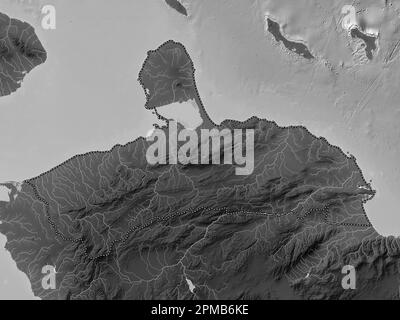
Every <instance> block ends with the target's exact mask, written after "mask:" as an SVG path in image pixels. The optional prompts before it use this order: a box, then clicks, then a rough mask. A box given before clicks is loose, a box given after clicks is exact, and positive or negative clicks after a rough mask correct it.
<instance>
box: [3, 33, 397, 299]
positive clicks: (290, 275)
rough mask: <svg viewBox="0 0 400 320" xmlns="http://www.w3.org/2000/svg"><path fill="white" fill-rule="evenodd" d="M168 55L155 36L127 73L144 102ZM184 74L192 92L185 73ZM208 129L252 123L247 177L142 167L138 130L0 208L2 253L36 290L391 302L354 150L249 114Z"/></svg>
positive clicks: (56, 294) (44, 293)
mask: <svg viewBox="0 0 400 320" xmlns="http://www.w3.org/2000/svg"><path fill="white" fill-rule="evenodd" d="M166 48H167V49H168V50H172V51H173V52H176V55H171V56H168V55H163V57H164V58H165V63H164V64H163V66H164V70H162V71H163V72H160V70H158V69H157V68H156V69H152V68H151V67H150V66H152V65H154V63H155V61H154V60H153V57H155V56H157V55H154V52H156V53H157V52H163V51H165V50H166ZM177 56H180V60H176V59H173V58H176V57H177ZM176 61H181V62H182V63H185V66H187V63H189V65H192V63H191V59H190V57H189V56H188V54H187V51H186V50H184V47H183V46H182V44H179V43H176V42H173V41H168V42H167V43H165V44H163V45H162V46H160V47H159V48H158V49H157V50H155V51H150V52H149V55H148V58H147V59H146V61H145V63H144V66H143V69H142V71H141V75H142V76H144V75H146V76H147V78H145V79H144V78H141V77H139V80H140V83H141V84H142V86H144V89H145V90H146V89H149V90H148V91H147V92H148V96H146V98H147V99H146V102H147V103H148V102H149V101H156V105H157V106H162V105H163V104H168V103H171V94H168V93H167V92H164V91H163V90H164V88H166V84H168V83H170V81H171V78H173V77H176V78H175V80H176V81H173V83H176V82H179V81H180V80H179V79H180V76H181V74H180V73H176V70H178V69H179V70H180V69H181V68H177V69H175V68H171V66H173V65H174V63H176ZM182 67H183V66H182ZM152 70H153V71H154V73H153V74H151V76H149V74H148V73H151V72H152ZM189 76H191V77H192V78H191V79H186V80H187V84H190V90H189V92H192V91H191V90H192V89H193V88H196V84H195V79H194V71H193V73H189ZM150 78H152V79H153V81H154V82H152V83H150V84H149V83H148V82H147V80H148V79H150ZM147 85H151V88H148V87H146V86H147ZM188 87H189V86H188ZM169 88H171V90H178V91H180V92H181V90H183V89H182V86H178V87H172V86H169ZM150 89H151V90H150ZM196 90H197V89H196ZM160 92H162V94H161V95H158V96H157V97H155V96H153V94H156V93H160ZM175 97H176V99H180V96H179V95H177V96H175ZM163 99H164V100H163ZM199 101H201V100H200V99H199ZM146 107H149V105H146ZM202 107H203V109H204V106H202ZM204 112H205V109H204ZM215 128H220V129H222V128H226V129H228V130H234V129H254V130H255V148H254V149H255V169H254V172H253V173H252V174H250V175H248V176H237V175H235V165H156V166H151V165H149V164H148V162H147V161H146V157H145V154H146V150H147V148H148V146H149V145H150V143H149V142H147V141H146V140H145V139H144V138H138V139H137V140H135V141H133V142H131V143H128V144H127V145H124V146H122V145H117V146H115V147H114V148H113V149H112V150H110V151H108V152H89V153H87V154H84V155H78V156H75V157H74V158H72V159H70V160H68V161H66V162H64V163H62V164H61V165H59V166H57V167H56V168H54V169H52V170H50V171H48V172H46V173H44V174H42V175H40V176H39V177H36V178H33V179H29V180H26V181H25V182H24V183H23V185H22V187H21V189H20V190H19V191H18V196H17V197H16V198H15V200H13V199H10V202H7V203H6V202H0V220H1V221H2V224H0V232H1V233H3V234H5V235H6V236H7V244H6V248H7V250H9V251H10V253H11V255H12V257H13V259H14V260H15V261H16V263H17V266H18V268H19V269H20V270H22V271H23V272H24V273H26V275H27V276H28V277H29V279H30V281H31V284H32V290H33V292H34V293H35V295H36V296H38V297H41V298H43V299H360V298H379V299H390V298H399V295H398V292H399V291H398V283H397V274H398V264H399V255H400V247H399V244H400V243H399V240H398V239H397V238H394V237H382V236H380V235H379V234H378V233H377V232H376V231H375V229H374V228H373V226H372V225H371V223H370V222H369V221H368V218H367V216H366V214H365V211H364V204H365V202H366V201H368V200H369V199H371V198H372V197H373V196H374V194H375V191H374V190H372V188H371V186H370V184H369V183H368V182H366V181H365V179H364V177H363V174H362V172H361V169H360V168H359V167H358V165H357V162H356V159H355V158H354V157H353V156H351V155H348V154H345V153H344V152H342V150H341V149H340V148H338V147H336V146H333V145H331V144H329V142H328V141H327V140H326V139H324V138H321V137H316V136H314V135H312V134H311V133H310V132H309V131H308V130H307V129H306V128H305V127H302V126H297V127H280V126H278V125H277V124H276V123H275V122H273V121H268V120H265V119H259V118H256V117H253V118H250V119H248V120H247V121H244V122H239V121H234V120H226V121H224V122H223V123H221V124H220V125H219V126H215ZM163 130H164V131H165V133H166V135H167V136H168V127H164V128H163ZM44 265H52V266H55V267H56V270H57V288H56V289H55V290H45V289H43V288H42V286H41V279H42V277H43V274H42V273H41V270H42V267H43V266H44ZM344 265H352V266H354V268H355V269H356V271H357V287H356V289H355V290H344V289H343V287H342V285H341V280H342V277H343V274H342V273H341V270H342V267H343V266H344Z"/></svg>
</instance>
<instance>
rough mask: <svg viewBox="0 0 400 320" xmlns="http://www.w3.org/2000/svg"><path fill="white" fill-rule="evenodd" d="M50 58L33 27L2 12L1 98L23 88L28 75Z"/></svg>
mask: <svg viewBox="0 0 400 320" xmlns="http://www.w3.org/2000/svg"><path fill="white" fill-rule="evenodd" d="M46 59H47V53H46V50H45V49H44V48H43V46H42V44H41V43H40V41H39V39H38V37H37V36H36V34H35V30H34V29H33V27H32V26H30V25H29V24H28V23H26V22H22V21H19V20H17V19H11V18H10V17H8V16H7V15H5V14H3V13H0V97H1V96H7V95H10V94H11V93H13V92H15V91H16V90H17V89H19V88H20V87H21V82H22V81H23V79H24V77H25V75H26V74H27V73H29V72H30V71H31V70H32V69H34V68H35V67H37V66H38V65H40V64H42V63H44V62H45V61H46Z"/></svg>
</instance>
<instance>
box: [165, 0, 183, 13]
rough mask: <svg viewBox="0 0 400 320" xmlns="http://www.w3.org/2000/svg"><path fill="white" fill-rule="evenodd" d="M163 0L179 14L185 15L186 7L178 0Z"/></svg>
mask: <svg viewBox="0 0 400 320" xmlns="http://www.w3.org/2000/svg"><path fill="white" fill-rule="evenodd" d="M165 2H166V3H167V4H168V5H169V6H170V7H171V8H173V9H175V10H176V11H177V12H179V13H180V14H183V15H184V16H187V15H188V14H187V10H186V8H185V7H184V6H183V5H182V4H181V3H180V2H179V1H178V0H165Z"/></svg>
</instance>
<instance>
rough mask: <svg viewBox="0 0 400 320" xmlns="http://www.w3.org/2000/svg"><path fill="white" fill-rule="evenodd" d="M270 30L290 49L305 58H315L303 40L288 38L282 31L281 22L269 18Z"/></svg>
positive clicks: (276, 38) (278, 40)
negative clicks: (296, 40) (297, 40)
mask: <svg viewBox="0 0 400 320" xmlns="http://www.w3.org/2000/svg"><path fill="white" fill-rule="evenodd" d="M267 24H268V31H269V32H270V33H271V34H272V35H273V36H274V38H275V40H276V41H277V42H282V44H283V45H284V46H285V47H286V48H287V49H288V50H290V51H292V52H294V53H296V54H298V55H299V56H302V57H304V58H305V59H308V60H310V59H313V58H314V56H313V55H312V54H311V52H310V51H309V50H308V48H307V46H306V45H304V44H303V43H301V42H295V41H290V40H288V39H286V38H285V37H284V36H283V35H282V32H281V27H280V25H279V23H277V22H275V21H273V20H272V19H270V18H268V19H267Z"/></svg>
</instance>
